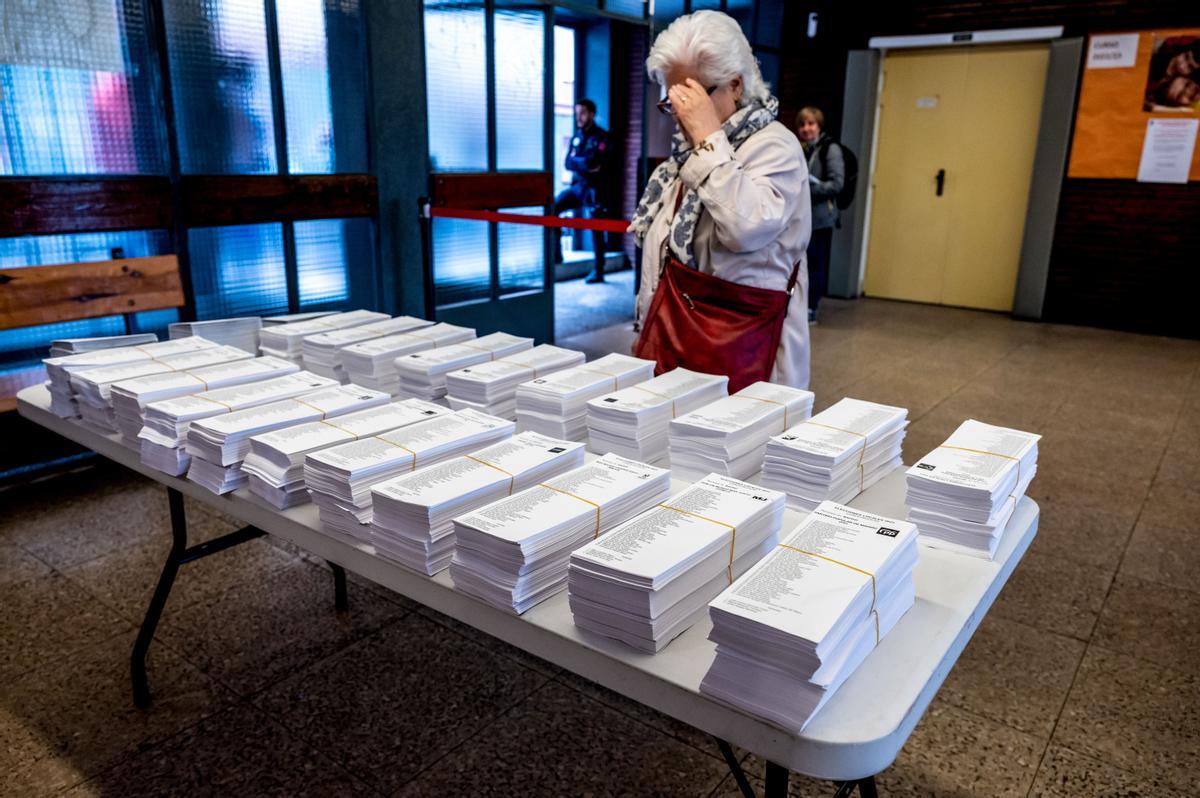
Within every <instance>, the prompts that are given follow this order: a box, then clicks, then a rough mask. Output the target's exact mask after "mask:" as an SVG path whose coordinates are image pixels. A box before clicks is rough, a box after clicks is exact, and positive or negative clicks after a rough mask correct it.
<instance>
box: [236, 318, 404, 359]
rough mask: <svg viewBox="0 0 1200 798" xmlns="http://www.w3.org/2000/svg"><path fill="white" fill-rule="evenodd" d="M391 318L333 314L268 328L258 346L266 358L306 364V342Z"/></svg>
mask: <svg viewBox="0 0 1200 798" xmlns="http://www.w3.org/2000/svg"><path fill="white" fill-rule="evenodd" d="M386 318H388V315H387V314H386V313H376V312H374V311H371V310H352V311H349V312H348V313H332V314H330V315H328V316H321V317H320V318H316V319H308V320H307V321H298V322H294V323H292V324H280V325H271V326H264V327H263V329H262V331H261V332H260V333H259V334H258V345H259V348H260V349H262V353H263V354H264V355H274V356H275V357H282V358H287V359H288V360H291V361H294V362H295V363H300V362H302V357H303V353H304V339H305V338H306V337H308V336H310V335H317V334H318V333H323V332H329V331H330V330H342V329H345V328H346V327H359V326H361V325H363V324H370V323H371V322H373V321H383V320H384V319H386Z"/></svg>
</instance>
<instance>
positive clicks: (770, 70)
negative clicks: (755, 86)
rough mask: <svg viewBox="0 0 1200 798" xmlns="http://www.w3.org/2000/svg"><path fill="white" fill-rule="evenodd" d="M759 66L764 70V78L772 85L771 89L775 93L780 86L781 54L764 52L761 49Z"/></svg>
mask: <svg viewBox="0 0 1200 798" xmlns="http://www.w3.org/2000/svg"><path fill="white" fill-rule="evenodd" d="M756 55H757V56H758V68H759V71H760V72H762V76H763V80H765V81H766V82H767V83H768V84H770V86H771V91H772V93H774V92H775V91H777V90H778V86H779V56H777V55H775V54H774V53H764V52H762V51H759V52H758V53H757V54H756Z"/></svg>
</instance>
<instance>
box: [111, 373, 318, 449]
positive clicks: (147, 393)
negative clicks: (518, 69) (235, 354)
mask: <svg viewBox="0 0 1200 798" xmlns="http://www.w3.org/2000/svg"><path fill="white" fill-rule="evenodd" d="M299 370H300V367H299V366H297V365H296V364H295V363H292V362H291V361H290V360H283V359H282V358H277V357H256V358H251V359H249V360H236V361H233V362H230V363H220V364H217V365H215V366H204V367H203V368H196V369H189V370H188V371H167V372H163V373H161V374H150V375H147V376H145V377H136V378H134V379H132V380H123V381H121V382H118V383H114V384H113V386H112V390H111V396H112V406H113V413H114V415H115V416H116V422H117V429H118V430H120V432H121V435H122V436H124V437H125V438H126V439H128V440H129V441H130V442H131V443H132V444H134V445H138V433H140V432H141V431H142V427H143V426H145V423H146V422H145V415H146V405H148V404H149V403H151V402H158V401H161V400H163V399H170V398H172V397H175V396H187V395H189V394H195V393H201V392H203V391H211V390H215V389H217V388H228V387H230V386H232V385H244V384H245V383H248V382H258V381H261V380H269V379H271V378H272V377H283V376H285V375H287V374H295V373H296V372H298V371H299Z"/></svg>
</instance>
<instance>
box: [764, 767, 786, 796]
mask: <svg viewBox="0 0 1200 798" xmlns="http://www.w3.org/2000/svg"><path fill="white" fill-rule="evenodd" d="M791 775H792V774H791V772H790V771H789V770H788V769H787V768H785V767H784V766H783V765H776V764H775V763H774V762H768V763H767V786H766V789H765V790H763V796H764V798H787V794H788V782H789V781H790V779H791Z"/></svg>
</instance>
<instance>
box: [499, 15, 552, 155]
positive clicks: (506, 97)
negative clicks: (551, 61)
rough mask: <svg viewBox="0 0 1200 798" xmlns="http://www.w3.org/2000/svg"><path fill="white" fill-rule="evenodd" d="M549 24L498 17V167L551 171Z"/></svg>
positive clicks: (534, 18) (527, 17) (526, 18)
mask: <svg viewBox="0 0 1200 798" xmlns="http://www.w3.org/2000/svg"><path fill="white" fill-rule="evenodd" d="M545 48H546V20H545V15H544V13H543V12H541V11H502V10H497V11H496V166H497V168H499V169H535V170H541V169H543V168H545V160H546V159H545V150H544V147H543V138H544V131H545V117H544V115H543V109H544V108H545V102H544V100H545V85H546V84H545V73H546V58H545V52H546V49H545Z"/></svg>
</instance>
